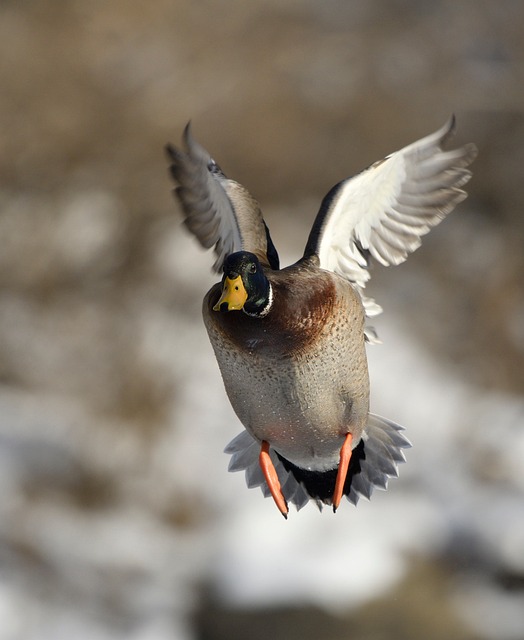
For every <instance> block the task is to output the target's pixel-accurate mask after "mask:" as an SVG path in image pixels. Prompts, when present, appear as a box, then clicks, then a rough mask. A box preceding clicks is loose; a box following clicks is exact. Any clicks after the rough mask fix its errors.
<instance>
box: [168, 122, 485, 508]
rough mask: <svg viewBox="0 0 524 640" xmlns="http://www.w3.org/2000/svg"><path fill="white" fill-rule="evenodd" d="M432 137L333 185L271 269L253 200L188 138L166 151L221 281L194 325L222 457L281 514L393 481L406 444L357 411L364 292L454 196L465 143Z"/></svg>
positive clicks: (463, 178)
mask: <svg viewBox="0 0 524 640" xmlns="http://www.w3.org/2000/svg"><path fill="white" fill-rule="evenodd" d="M454 129H455V119H454V117H452V118H450V120H449V121H448V122H447V123H446V124H445V125H444V126H443V127H442V128H441V129H439V130H438V131H436V132H435V133H433V134H431V135H429V136H427V137H425V138H422V139H421V140H418V141H417V142H414V143H413V144H410V145H409V146H407V147H404V148H403V149H401V150H400V151H397V152H395V153H393V154H391V155H389V156H387V157H386V158H384V159H383V160H380V161H378V162H375V163H374V164H372V165H371V166H370V167H368V168H367V169H365V170H364V171H362V172H361V173H359V174H357V175H356V176H354V177H352V178H348V179H346V180H343V181H342V182H339V183H338V184H336V185H335V186H334V187H333V188H332V189H331V190H330V191H329V193H328V194H327V195H326V196H325V197H324V199H323V201H322V204H321V206H320V210H319V212H318V214H317V216H316V219H315V221H314V223H313V227H312V229H311V232H310V234H309V238H308V240H307V243H306V248H305V251H304V255H303V256H302V258H301V259H300V260H299V261H298V262H296V263H295V264H293V265H291V266H288V267H286V268H283V269H280V266H279V258H278V254H277V251H276V249H275V246H274V244H273V242H272V240H271V236H270V234H269V229H268V227H267V225H266V223H265V222H264V219H263V217H262V213H261V210H260V207H259V204H258V203H257V201H256V200H255V199H254V198H253V197H252V196H251V195H250V194H249V193H248V191H247V190H246V189H245V188H244V187H243V186H242V185H240V184H239V183H238V182H235V181H234V180H231V179H230V178H228V177H226V175H225V174H224V172H223V171H222V170H221V169H220V167H219V166H218V165H217V163H216V162H215V161H214V160H213V159H212V158H211V156H210V155H209V153H208V152H207V151H206V150H205V149H204V148H203V147H202V146H200V145H199V144H198V143H197V142H196V141H195V140H194V138H193V136H192V134H191V129H190V126H189V124H188V125H187V127H186V128H185V131H184V134H183V142H184V145H185V150H180V149H178V148H175V147H174V146H172V145H167V147H166V149H167V153H168V156H169V159H170V162H171V166H170V170H171V175H172V177H173V178H174V180H175V183H176V184H177V187H176V188H175V194H176V197H177V199H178V201H179V203H180V205H181V208H182V211H183V214H184V222H185V225H186V227H187V228H188V229H189V230H190V231H191V232H192V233H193V234H194V235H195V236H196V238H197V240H198V241H199V242H200V244H201V245H202V246H203V247H205V248H211V247H213V248H214V252H215V256H216V260H215V263H214V270H215V271H216V272H219V273H222V278H221V281H220V282H218V283H217V284H215V285H214V286H213V287H212V288H211V290H210V291H209V292H208V293H207V295H206V296H205V298H204V303H203V317H204V323H205V327H206V329H207V332H208V335H209V339H210V341H211V344H212V346H213V349H214V352H215V355H216V359H217V361H218V365H219V367H220V371H221V373H222V378H223V381H224V385H225V389H226V392H227V395H228V396H229V400H230V401H231V404H232V406H233V409H234V410H235V412H236V414H237V416H238V418H239V419H240V422H241V423H242V424H243V426H244V427H245V430H244V431H243V432H242V433H241V434H240V435H238V436H237V437H236V438H234V439H233V440H232V441H231V442H230V444H229V445H228V446H227V447H226V452H227V453H229V454H231V460H230V465H229V469H230V470H231V471H238V470H245V472H246V481H247V484H248V486H249V487H255V486H261V487H262V490H263V493H264V495H266V496H269V495H271V496H272V497H273V499H274V501H275V504H276V506H277V507H278V509H279V511H280V512H281V513H282V514H283V515H284V517H286V518H287V515H288V511H289V506H288V505H289V504H290V503H292V504H295V506H296V507H297V509H300V508H301V507H303V506H304V505H305V504H306V503H307V502H308V501H310V500H313V501H315V502H316V503H317V505H318V506H319V507H320V508H321V507H322V505H323V504H328V505H331V506H332V507H333V511H336V510H337V508H338V507H339V505H340V502H341V500H342V497H343V496H346V497H347V498H348V499H349V501H350V502H352V503H354V504H355V505H356V504H357V502H358V499H359V497H360V496H364V497H366V498H369V497H370V496H371V493H372V491H373V488H374V487H380V488H383V489H385V488H386V487H387V482H388V478H390V477H395V476H397V475H398V468H397V465H398V463H400V462H403V461H404V460H405V458H404V453H403V449H405V448H407V447H409V446H410V444H409V441H408V440H407V438H406V437H405V436H404V434H403V433H402V431H403V428H402V427H401V426H399V425H398V424H396V423H394V422H392V421H391V420H388V419H386V418H383V417H380V416H378V415H375V414H373V413H370V411H369V376H368V367H367V359H366V350H365V343H366V341H367V342H376V341H377V338H376V335H375V334H374V331H373V330H372V329H370V328H369V327H366V319H367V318H368V317H372V316H374V315H377V314H378V313H380V312H381V308H380V307H379V306H378V304H376V303H375V302H374V300H372V299H371V298H368V297H366V296H365V295H364V293H363V290H364V288H365V286H366V284H367V281H368V280H369V277H370V273H369V269H368V267H369V264H370V261H371V260H372V259H374V260H376V261H377V262H379V263H380V264H382V265H385V266H388V265H397V264H399V263H401V262H403V261H404V260H405V259H406V257H407V256H408V254H409V253H411V252H412V251H414V250H415V249H417V247H419V245H420V243H421V237H422V236H423V235H424V234H426V233H428V231H429V230H430V229H431V228H432V227H434V226H435V225H437V224H438V223H439V222H441V221H442V220H443V219H444V218H445V217H446V216H447V215H448V214H449V213H450V212H451V211H452V210H453V209H454V208H455V206H456V205H457V204H458V203H459V202H461V201H462V200H463V199H464V198H465V197H466V193H465V192H464V191H463V190H462V187H463V186H464V185H465V183H466V182H467V181H468V180H469V179H470V177H471V172H470V171H469V170H468V169H467V167H468V165H469V164H470V163H471V162H472V161H473V159H474V158H475V156H476V154H477V150H476V147H475V146H474V145H473V144H467V145H465V146H463V147H461V148H458V149H453V150H450V151H445V150H443V145H444V143H445V142H446V141H447V140H448V139H449V138H450V137H451V135H452V134H453V132H454Z"/></svg>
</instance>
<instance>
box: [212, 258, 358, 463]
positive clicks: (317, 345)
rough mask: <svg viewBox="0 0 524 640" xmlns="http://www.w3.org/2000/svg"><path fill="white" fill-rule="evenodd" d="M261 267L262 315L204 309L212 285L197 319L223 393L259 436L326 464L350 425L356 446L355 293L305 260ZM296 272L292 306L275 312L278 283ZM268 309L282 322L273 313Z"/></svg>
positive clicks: (279, 300)
mask: <svg viewBox="0 0 524 640" xmlns="http://www.w3.org/2000/svg"><path fill="white" fill-rule="evenodd" d="M294 271H295V273H293V272H294ZM267 275H268V279H269V280H270V282H271V286H272V290H273V305H272V309H271V313H270V314H269V315H268V316H266V317H264V318H250V317H249V316H246V314H245V313H244V312H243V311H233V312H228V313H225V314H223V313H221V312H218V311H213V310H212V309H211V311H208V310H209V309H210V308H212V306H213V304H214V303H216V300H217V298H218V295H219V293H220V291H221V287H220V285H216V286H215V287H213V288H212V289H211V291H210V292H209V293H208V295H207V296H206V298H205V300H204V314H203V315H204V321H205V324H206V328H207V331H208V334H209V339H210V341H211V344H212V345H213V349H214V351H215V355H216V358H217V361H218V364H219V366H220V371H221V373H222V378H223V380H224V385H225V388H226V391H227V394H228V396H229V400H230V401H231V404H232V406H233V409H234V410H235V412H236V414H237V416H238V417H239V419H240V421H241V422H242V424H243V425H244V427H245V428H246V429H247V431H248V432H249V433H250V434H251V435H252V436H253V437H254V438H255V439H256V440H258V441H259V442H262V441H263V440H266V441H267V442H269V443H270V444H271V446H272V447H273V448H274V449H275V450H276V451H277V452H278V453H280V454H281V455H282V456H283V457H284V458H286V459H287V460H289V461H290V462H292V463H293V464H295V465H297V466H298V467H301V468H303V469H308V470H312V471H313V470H314V471H326V470H329V469H334V468H336V467H337V466H338V463H339V455H340V447H341V446H342V443H343V441H344V436H345V435H346V434H347V433H348V432H351V433H352V434H353V446H356V445H357V444H358V443H359V441H360V438H361V435H362V432H363V430H364V429H365V427H366V422H367V416H368V409H369V378H368V370H367V360H366V353H365V343H364V318H365V316H364V309H363V306H362V304H361V300H360V296H359V295H358V294H357V293H356V292H355V290H354V289H353V287H352V285H351V284H350V283H349V282H347V281H346V280H344V279H343V278H341V277H340V276H337V275H336V274H334V273H331V272H327V271H323V270H321V269H319V268H318V267H315V266H312V265H306V266H304V265H295V266H293V267H289V268H288V269H284V270H283V271H280V272H269V273H268V274H267ZM295 277H298V278H299V280H300V283H301V288H300V297H301V303H300V304H301V307H299V308H297V307H296V306H295V305H292V306H291V305H290V306H291V309H293V311H291V312H290V311H286V313H284V314H280V313H278V310H279V309H280V308H282V307H283V306H284V305H285V306H286V308H287V306H288V305H289V299H288V294H287V291H288V289H287V288H284V287H283V285H282V282H284V281H287V279H290V278H293V279H294V278H295ZM283 294H284V295H283ZM284 298H285V299H284ZM273 312H275V313H273ZM273 315H276V316H278V317H280V318H285V319H286V324H287V322H288V321H289V324H288V325H287V326H285V327H283V326H282V323H281V322H280V323H279V322H274V321H272V317H273ZM240 321H241V322H240ZM246 323H247V327H246ZM291 334H292V335H293V337H290V336H291ZM297 336H298V337H299V339H297Z"/></svg>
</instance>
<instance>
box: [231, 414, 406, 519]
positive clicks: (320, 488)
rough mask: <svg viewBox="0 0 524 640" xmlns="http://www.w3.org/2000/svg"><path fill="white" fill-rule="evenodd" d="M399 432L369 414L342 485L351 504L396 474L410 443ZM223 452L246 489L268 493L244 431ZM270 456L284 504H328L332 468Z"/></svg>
mask: <svg viewBox="0 0 524 640" xmlns="http://www.w3.org/2000/svg"><path fill="white" fill-rule="evenodd" d="M402 431H403V427H401V426H400V425H398V424H396V423H394V422H392V421H391V420H388V419H386V418H382V417H380V416H377V415H375V414H373V413H370V414H369V417H368V424H367V427H366V429H365V431H364V434H363V436H362V440H361V442H360V443H358V444H357V446H356V447H355V448H354V450H353V456H354V463H353V459H352V463H353V464H352V466H350V469H349V472H348V478H347V480H346V484H345V486H344V494H345V495H346V497H347V498H348V500H349V501H350V502H352V503H353V504H354V505H356V504H357V503H358V501H359V499H360V497H364V498H366V499H368V500H369V499H370V498H371V495H372V493H373V490H374V488H375V487H377V488H379V489H387V486H388V480H389V478H392V477H397V476H398V464H399V463H402V462H405V457H404V452H403V449H406V448H409V447H410V446H411V444H410V442H409V440H408V439H407V438H406V437H405V436H404V434H403V433H402ZM225 452H226V453H229V454H231V460H230V462H229V471H242V470H244V471H245V475H246V483H247V486H248V487H249V488H253V487H260V488H261V489H262V493H263V494H264V496H265V497H268V496H270V495H271V494H270V491H269V488H268V486H267V484H266V481H265V479H264V475H263V473H262V471H261V469H260V466H259V462H258V458H259V454H260V444H259V443H258V442H257V441H256V440H255V439H254V438H253V437H252V436H251V435H250V434H249V433H248V432H247V431H243V432H242V433H240V434H239V435H238V436H236V438H234V439H233V440H232V441H231V442H230V443H229V444H228V445H227V447H226V448H225ZM270 456H271V459H272V461H273V464H274V465H275V469H276V471H277V474H278V478H279V481H280V485H281V487H282V493H283V494H284V496H285V498H286V500H287V501H288V503H291V504H294V505H295V506H296V508H297V510H299V509H301V508H302V507H304V506H305V505H306V504H307V503H308V502H309V501H310V500H314V501H315V502H316V504H317V505H318V507H319V508H320V509H321V508H322V504H323V503H324V504H329V503H330V499H331V494H332V492H333V489H334V482H335V477H336V469H333V470H330V471H326V472H324V473H321V472H308V471H305V470H303V469H299V468H298V467H296V466H295V465H293V464H291V463H290V462H289V461H288V460H285V459H284V458H282V457H281V456H280V455H279V454H277V453H276V451H274V450H273V449H271V450H270ZM331 485H332V487H331Z"/></svg>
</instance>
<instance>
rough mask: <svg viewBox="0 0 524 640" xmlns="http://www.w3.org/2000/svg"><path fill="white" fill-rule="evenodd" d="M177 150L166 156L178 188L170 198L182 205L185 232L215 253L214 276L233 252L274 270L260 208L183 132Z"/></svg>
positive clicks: (187, 130)
mask: <svg viewBox="0 0 524 640" xmlns="http://www.w3.org/2000/svg"><path fill="white" fill-rule="evenodd" d="M183 142H184V146H185V149H184V150H181V149H178V148H176V147H174V146H173V145H171V144H168V145H166V152H167V155H168V158H169V160H170V161H171V165H170V172H171V175H172V177H173V179H174V181H175V183H176V184H177V187H176V188H175V190H174V192H175V195H176V197H177V199H178V201H179V202H180V204H181V207H182V211H183V213H184V216H185V218H184V223H185V225H186V227H187V228H188V229H189V230H190V231H191V232H192V233H193V234H194V235H195V236H196V238H197V240H198V241H199V242H200V244H201V245H202V246H203V247H204V248H206V249H210V248H211V247H214V251H215V254H216V260H215V263H214V265H213V269H214V270H215V271H218V272H219V271H221V270H222V265H223V263H224V259H225V258H226V256H228V255H229V254H230V253H234V252H235V251H241V250H242V251H250V252H251V253H254V254H255V255H256V256H257V257H258V259H259V260H260V262H261V263H262V264H263V265H265V266H266V267H270V268H272V269H278V268H279V264H278V254H277V252H276V249H275V247H274V245H273V242H272V240H271V236H270V235H269V230H268V228H267V225H266V223H265V222H264V218H263V217H262V212H261V211H260V206H259V204H258V202H257V201H256V200H255V199H254V198H253V197H252V196H251V195H250V194H249V192H248V191H247V189H245V187H243V186H242V185H241V184H239V183H238V182H235V181H234V180H230V179H229V178H227V176H226V175H225V174H224V172H223V171H222V170H221V169H220V167H219V166H218V165H217V163H216V162H215V161H214V160H213V159H212V158H211V156H210V155H209V153H208V152H207V151H206V150H205V149H204V148H203V147H202V146H201V145H200V144H198V142H196V140H195V139H194V138H193V136H192V135H191V127H190V125H189V124H188V125H187V126H186V128H185V129H184V135H183Z"/></svg>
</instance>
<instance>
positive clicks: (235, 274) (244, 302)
mask: <svg viewBox="0 0 524 640" xmlns="http://www.w3.org/2000/svg"><path fill="white" fill-rule="evenodd" d="M272 297H273V296H272V290H271V284H270V283H269V280H268V279H267V278H266V275H265V274H264V271H263V269H262V265H261V264H260V262H259V260H258V258H257V257H256V255H255V254H254V253H250V252H249V251H237V252H236V253H232V254H230V255H229V256H227V258H226V259H225V260H224V277H223V278H222V295H221V296H220V298H219V300H218V302H217V303H216V304H215V306H214V307H213V311H221V312H226V311H240V310H242V311H244V313H246V314H247V315H249V316H254V317H263V316H265V315H266V314H267V313H268V311H269V309H270V307H271V303H272Z"/></svg>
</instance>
